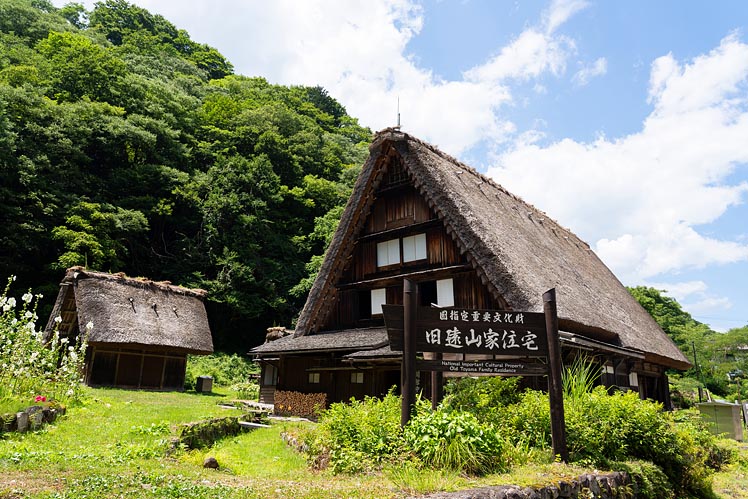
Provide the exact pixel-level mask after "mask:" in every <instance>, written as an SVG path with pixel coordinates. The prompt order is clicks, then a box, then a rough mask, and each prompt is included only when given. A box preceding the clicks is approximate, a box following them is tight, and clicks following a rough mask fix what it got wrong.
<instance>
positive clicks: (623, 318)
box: [250, 129, 690, 406]
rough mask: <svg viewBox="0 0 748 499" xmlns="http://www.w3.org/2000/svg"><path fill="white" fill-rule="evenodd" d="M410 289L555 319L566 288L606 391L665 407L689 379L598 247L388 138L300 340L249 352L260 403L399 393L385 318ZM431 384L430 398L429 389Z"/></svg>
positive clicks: (576, 328) (437, 302)
mask: <svg viewBox="0 0 748 499" xmlns="http://www.w3.org/2000/svg"><path fill="white" fill-rule="evenodd" d="M404 278H407V279H410V280H411V281H413V282H415V283H416V286H417V292H418V301H419V305H422V306H429V305H434V306H439V307H454V308H457V309H482V310H485V309H488V310H522V311H531V312H543V293H544V292H546V291H547V290H549V289H551V288H555V289H556V296H557V307H558V316H559V329H560V336H561V352H562V358H563V359H564V360H571V359H573V358H574V357H575V356H576V355H579V354H580V353H582V352H584V353H586V354H588V355H590V356H592V357H593V358H594V359H595V360H596V361H597V362H599V363H600V365H601V367H602V372H603V376H601V379H600V382H601V383H604V384H605V385H607V386H609V387H618V388H620V389H623V390H635V391H638V392H639V394H640V396H641V397H643V398H645V397H646V398H651V399H654V400H658V401H661V402H664V403H665V405H666V406H669V405H670V404H669V389H668V379H667V375H666V370H667V369H669V368H673V369H687V368H688V367H690V363H689V362H688V360H687V359H686V357H685V356H684V355H683V354H682V353H681V351H680V350H679V349H678V348H677V347H676V346H675V344H674V343H673V342H672V341H671V340H670V338H669V337H668V336H667V335H666V334H665V333H664V332H663V331H662V329H661V328H660V327H659V326H658V325H657V323H656V322H655V321H654V320H653V319H652V318H651V317H650V315H649V314H648V313H647V312H646V311H645V310H644V309H643V308H642V307H641V306H640V305H639V304H638V303H637V302H636V300H635V299H634V298H633V297H632V296H631V295H630V294H629V292H628V291H627V290H626V288H625V287H624V286H623V285H622V284H621V282H620V281H619V280H618V279H617V278H616V277H615V275H613V273H612V272H611V271H610V270H609V269H608V268H607V267H606V266H605V264H603V262H602V261H601V260H600V259H599V258H598V257H597V255H596V254H595V253H594V252H593V251H592V250H591V249H590V247H589V245H588V244H587V243H585V242H584V241H582V240H580V239H579V238H578V237H577V236H575V235H574V234H572V233H571V232H570V231H569V230H568V229H565V228H563V227H561V226H559V224H558V223H556V222H555V221H553V220H552V219H551V218H549V217H548V216H547V215H546V214H545V213H543V212H541V211H539V210H538V209H536V208H534V207H533V206H531V205H529V204H527V203H525V202H524V201H522V200H521V199H519V198H518V197H516V196H514V195H512V194H511V193H509V192H507V191H506V190H505V189H504V188H502V187H501V186H500V185H497V184H496V183H495V182H494V181H492V180H491V179H489V178H487V177H486V176H484V175H481V174H480V173H478V172H477V171H475V170H474V169H472V168H470V167H468V166H467V165H464V164H462V163H460V162H459V161H457V160H456V159H454V158H452V157H450V156H448V155H446V154H444V153H443V152H441V151H439V150H438V149H436V148H435V147H433V146H431V145H429V144H426V143H424V142H422V141H420V140H418V139H416V138H415V137H412V136H410V135H408V134H406V133H403V132H401V131H399V130H397V129H386V130H384V131H382V132H380V133H378V134H377V135H376V137H375V138H374V141H373V143H372V144H371V146H370V156H369V159H368V160H367V161H366V163H365V164H364V165H363V168H362V171H361V173H360V175H359V177H358V180H357V182H356V184H355V187H354V189H353V193H352V195H351V198H350V199H349V201H348V204H347V206H346V208H345V211H344V213H343V215H342V217H341V220H340V225H339V226H338V229H337V231H336V233H335V235H334V237H333V239H332V241H331V243H330V247H329V248H328V250H327V253H326V255H325V258H324V261H323V264H322V267H321V269H320V271H319V274H318V276H317V278H316V281H315V282H314V284H313V287H312V289H311V291H310V293H309V298H308V299H307V302H306V304H305V306H304V308H303V310H302V312H301V314H300V316H299V319H298V321H297V325H296V329H295V330H294V331H293V332H292V334H289V335H287V336H282V337H280V338H278V339H275V340H274V341H267V342H266V343H265V344H263V345H260V346H258V347H255V348H253V349H252V350H251V351H250V354H251V355H254V356H255V358H256V359H257V360H258V361H259V362H260V363H261V365H262V374H261V377H260V381H261V401H262V402H267V403H272V402H273V399H274V394H275V393H276V391H296V392H301V393H305V394H320V393H322V394H326V401H327V403H331V402H336V401H345V400H348V399H350V398H351V397H356V398H362V397H363V396H365V395H373V396H380V395H383V394H385V393H386V392H387V391H388V390H389V389H390V388H391V387H392V386H399V385H400V380H401V377H400V376H401V374H400V366H401V358H402V354H401V352H399V351H393V350H392V349H391V348H390V345H389V342H388V337H387V331H386V329H385V327H384V321H383V316H382V305H383V304H402V303H403V279H404ZM268 336H269V338H268V340H270V335H268ZM276 336H278V335H276ZM506 353H507V352H503V351H502V352H499V351H498V350H497V355H496V356H495V358H497V359H501V358H506V357H501V356H500V355H501V354H503V355H506ZM446 355H447V354H445V358H446ZM460 355H465V354H459V353H456V354H455V355H454V356H453V358H457V359H463V357H460ZM483 358H484V359H485V357H483ZM463 360H469V357H468V358H465V359H463ZM420 374H421V375H420V376H419V386H420V387H421V388H422V389H423V388H425V387H426V385H428V384H429V379H430V376H428V375H426V374H427V373H420ZM545 380H546V378H539V377H536V378H530V377H528V378H525V379H524V383H525V384H526V385H527V386H533V387H536V388H541V387H544V386H546V385H545V383H546V381H545Z"/></svg>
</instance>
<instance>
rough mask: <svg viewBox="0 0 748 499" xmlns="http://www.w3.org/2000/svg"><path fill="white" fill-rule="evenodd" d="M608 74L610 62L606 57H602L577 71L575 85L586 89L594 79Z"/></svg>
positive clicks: (574, 79) (573, 79) (574, 78)
mask: <svg viewBox="0 0 748 499" xmlns="http://www.w3.org/2000/svg"><path fill="white" fill-rule="evenodd" d="M607 72H608V61H607V60H606V59H605V57H600V58H599V59H597V60H596V61H595V62H593V63H592V64H591V65H589V66H584V67H583V68H582V69H580V70H579V71H577V72H576V73H575V74H574V77H573V78H572V81H573V82H574V84H575V85H576V86H578V87H584V86H585V85H587V84H588V83H589V82H590V80H591V79H592V78H595V77H597V76H602V75H604V74H605V73H607Z"/></svg>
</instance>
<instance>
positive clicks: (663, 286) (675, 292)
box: [646, 281, 707, 302]
mask: <svg viewBox="0 0 748 499" xmlns="http://www.w3.org/2000/svg"><path fill="white" fill-rule="evenodd" d="M646 285H647V286H649V287H651V288H655V289H659V290H664V291H665V292H666V294H667V295H668V296H671V297H673V298H675V300H677V301H678V302H683V301H685V300H686V299H688V297H690V296H693V295H696V296H699V297H701V296H704V295H705V293H706V290H707V284H706V283H705V282H704V281H683V282H668V283H664V282H648V283H647V284H646Z"/></svg>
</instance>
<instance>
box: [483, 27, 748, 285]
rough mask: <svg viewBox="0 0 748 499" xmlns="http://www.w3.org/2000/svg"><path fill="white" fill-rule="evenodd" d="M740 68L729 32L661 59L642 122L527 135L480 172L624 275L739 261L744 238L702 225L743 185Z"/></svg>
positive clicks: (746, 94)
mask: <svg viewBox="0 0 748 499" xmlns="http://www.w3.org/2000/svg"><path fill="white" fill-rule="evenodd" d="M747 78H748V45H746V44H744V43H741V42H740V41H739V40H738V39H737V38H736V37H735V36H734V35H730V36H728V37H726V38H725V39H724V40H722V42H721V43H720V45H719V46H718V47H717V48H715V49H714V50H712V51H711V52H710V53H709V54H707V55H703V56H700V57H697V58H695V59H693V60H692V61H690V62H689V63H687V64H681V63H679V62H678V61H676V60H675V59H674V58H673V57H672V56H671V55H668V56H664V57H661V58H659V59H657V60H656V61H655V62H654V63H653V64H652V72H651V80H650V102H651V104H652V105H653V111H652V113H651V114H650V115H649V116H648V117H647V118H646V120H645V121H644V123H643V126H642V129H641V131H639V132H638V133H634V134H631V135H628V136H625V137H621V138H618V139H607V138H605V137H600V138H598V139H597V140H595V141H594V142H589V143H584V142H576V141H573V140H570V139H564V140H561V141H559V142H556V143H553V144H550V145H549V146H547V147H541V146H540V145H538V142H537V141H532V140H529V141H528V139H527V138H528V137H532V135H531V134H527V133H525V134H523V136H522V137H521V139H520V140H518V141H517V142H516V144H515V146H514V147H513V148H512V150H510V151H509V152H506V153H505V154H503V155H502V156H500V158H499V163H500V165H501V166H499V167H496V168H492V169H490V170H489V174H490V175H492V176H493V177H495V178H496V179H497V180H498V181H499V182H500V183H502V184H504V185H505V186H506V187H507V188H509V190H511V191H512V192H515V193H517V194H520V195H522V196H523V197H525V198H526V199H527V200H528V201H530V202H532V203H533V204H535V205H537V206H539V207H540V208H542V209H544V210H545V211H547V212H548V213H550V214H551V215H552V216H554V217H555V218H557V219H558V220H560V221H561V222H562V223H564V224H566V225H569V226H570V227H571V228H572V229H573V230H574V231H575V232H577V233H579V234H580V235H581V236H582V237H584V238H587V239H588V240H591V241H593V242H594V246H595V247H596V251H597V252H598V254H599V255H600V256H601V258H602V259H603V260H604V261H605V262H606V263H608V264H609V265H610V266H611V267H612V269H613V270H614V272H616V273H617V274H618V275H619V276H620V277H621V278H622V280H624V282H631V283H637V282H642V281H643V280H645V279H647V278H651V277H653V276H656V275H658V274H662V273H666V272H671V273H672V272H677V271H679V270H682V269H686V268H698V267H704V266H707V265H711V264H723V263H731V262H736V261H742V260H747V259H748V245H746V244H745V243H743V242H739V241H730V240H721V239H716V238H710V237H707V236H705V235H703V234H702V233H700V232H699V226H700V225H702V224H708V223H710V222H713V221H715V220H716V219H717V218H719V217H720V216H721V215H722V214H724V213H725V212H726V211H727V210H728V209H729V208H730V207H731V206H735V205H737V204H740V203H744V202H745V199H746V193H748V183H745V182H743V183H732V184H731V183H730V182H729V179H730V175H731V174H732V173H734V171H735V169H736V168H746V167H747V165H746V163H748V146H746V144H747V143H746V137H748V109H747V107H748V106H747V105H746V104H748V85H746V79H747ZM535 138H536V137H535Z"/></svg>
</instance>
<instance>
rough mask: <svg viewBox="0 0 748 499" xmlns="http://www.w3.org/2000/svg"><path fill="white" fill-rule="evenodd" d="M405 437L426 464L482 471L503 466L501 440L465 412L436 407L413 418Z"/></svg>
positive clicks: (474, 471)
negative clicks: (437, 408)
mask: <svg viewBox="0 0 748 499" xmlns="http://www.w3.org/2000/svg"><path fill="white" fill-rule="evenodd" d="M404 435H405V441H406V442H407V443H408V445H409V446H410V448H411V449H413V451H414V452H415V454H416V455H417V456H418V457H419V458H420V459H421V460H423V462H424V463H426V464H427V465H430V466H433V467H435V468H446V469H451V470H458V471H464V472H466V473H470V474H478V475H481V474H485V473H489V472H492V471H495V470H498V469H500V468H502V467H503V462H502V454H503V452H502V451H503V449H502V447H503V443H502V442H501V440H500V439H499V438H498V436H497V433H496V431H495V430H494V429H493V428H491V427H489V426H484V425H482V424H480V423H479V422H478V419H477V418H476V417H475V416H473V415H472V414H471V413H469V412H455V411H448V410H444V409H440V410H437V411H434V412H428V413H425V414H422V415H420V416H418V417H416V418H413V419H412V420H411V421H410V422H409V423H408V425H407V426H406V427H405V432H404Z"/></svg>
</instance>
